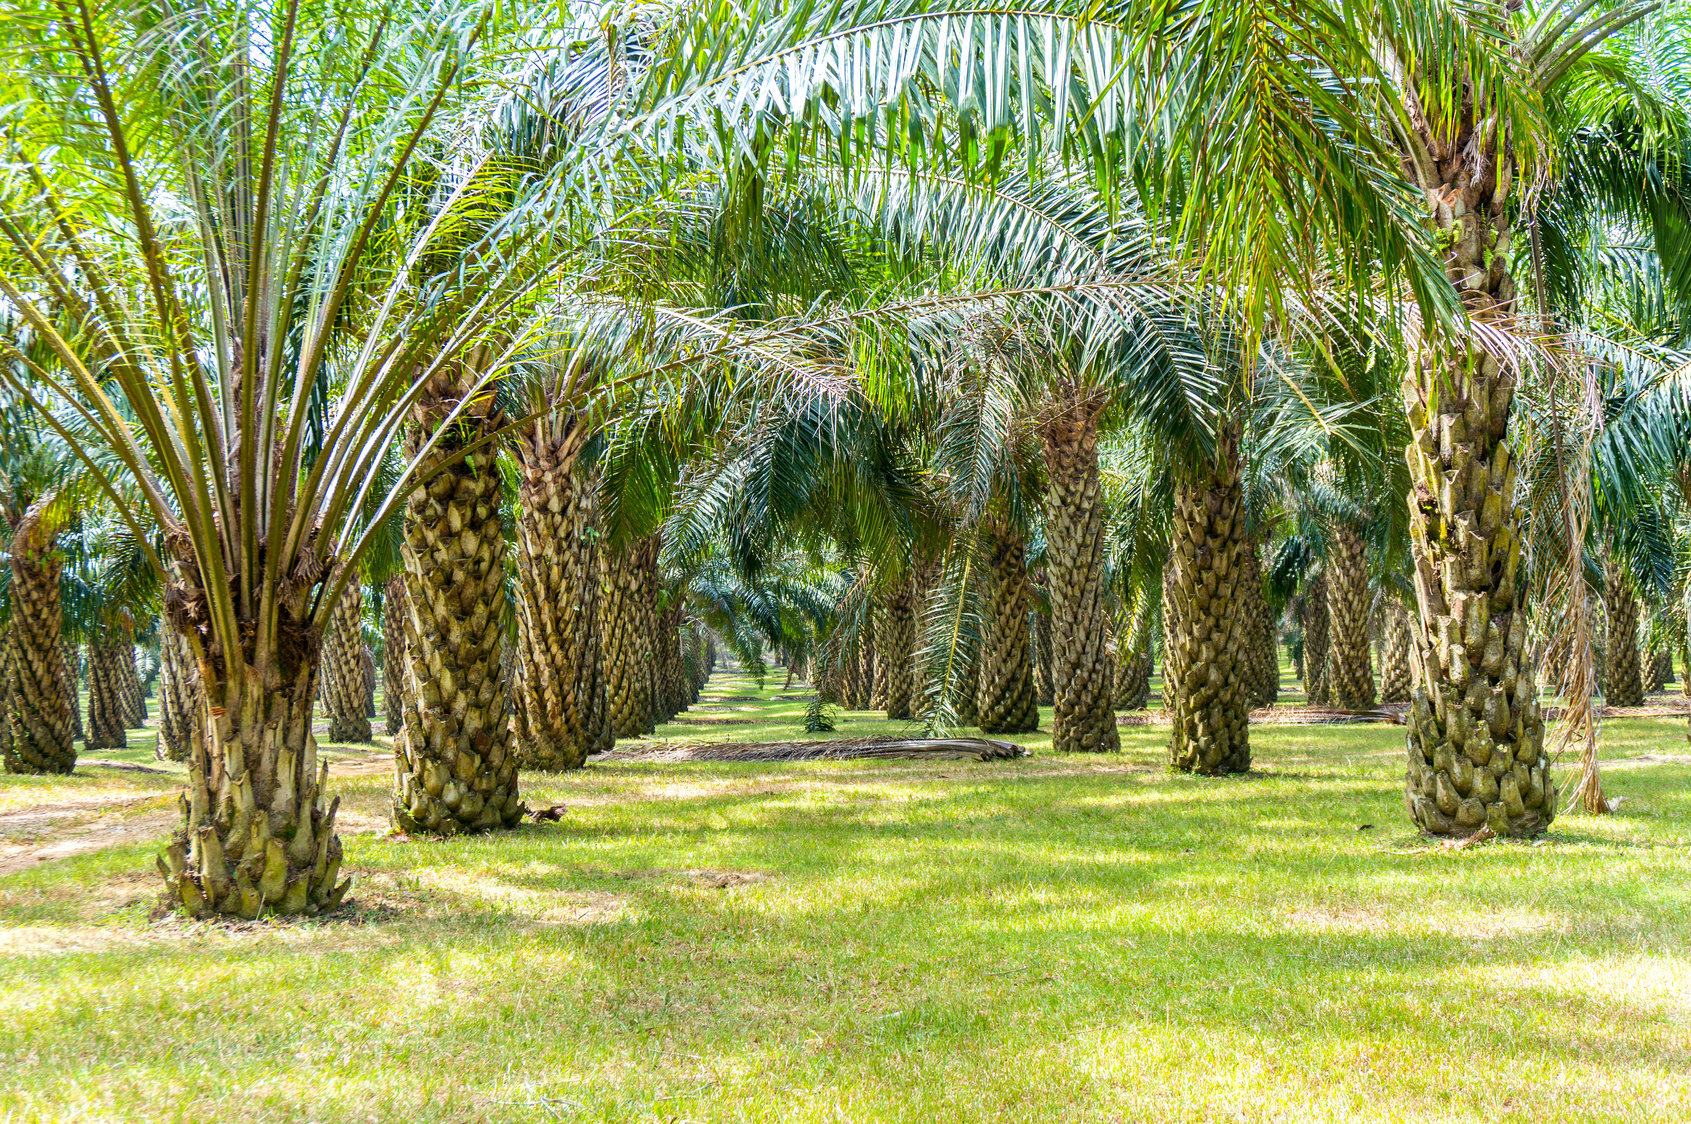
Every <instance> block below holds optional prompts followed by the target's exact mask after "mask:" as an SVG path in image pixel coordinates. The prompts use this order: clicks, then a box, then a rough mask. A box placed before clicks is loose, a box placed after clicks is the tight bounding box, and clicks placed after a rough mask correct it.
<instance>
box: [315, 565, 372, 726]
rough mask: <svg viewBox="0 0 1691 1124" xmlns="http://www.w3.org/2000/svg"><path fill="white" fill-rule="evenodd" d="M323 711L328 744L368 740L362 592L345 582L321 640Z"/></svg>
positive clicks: (368, 713) (353, 583) (368, 723)
mask: <svg viewBox="0 0 1691 1124" xmlns="http://www.w3.org/2000/svg"><path fill="white" fill-rule="evenodd" d="M321 693H322V696H323V710H324V711H325V713H327V715H328V718H329V740H330V741H332V742H367V741H369V740H370V712H369V699H368V696H367V695H366V694H365V690H364V590H363V589H362V588H361V587H360V586H359V584H358V583H357V582H348V583H347V587H346V592H344V593H342V594H341V597H340V600H339V601H338V602H336V603H335V607H334V610H333V612H332V614H331V616H330V621H329V630H328V635H327V636H326V637H324V640H323V685H322V692H321Z"/></svg>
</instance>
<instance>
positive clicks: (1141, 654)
mask: <svg viewBox="0 0 1691 1124" xmlns="http://www.w3.org/2000/svg"><path fill="white" fill-rule="evenodd" d="M1145 600H1147V601H1149V598H1146V599H1145ZM1150 701H1151V611H1150V606H1149V605H1148V604H1147V605H1143V606H1141V607H1140V609H1139V611H1138V612H1137V613H1135V614H1134V619H1133V625H1132V627H1131V628H1130V629H1129V630H1128V632H1127V635H1126V637H1125V638H1124V639H1123V640H1122V641H1120V642H1119V643H1118V644H1117V645H1116V698H1115V708H1116V709H1117V710H1144V709H1145V706H1146V704H1147V703H1149V702H1150Z"/></svg>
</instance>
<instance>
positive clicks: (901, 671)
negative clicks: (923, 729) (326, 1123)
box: [881, 575, 916, 720]
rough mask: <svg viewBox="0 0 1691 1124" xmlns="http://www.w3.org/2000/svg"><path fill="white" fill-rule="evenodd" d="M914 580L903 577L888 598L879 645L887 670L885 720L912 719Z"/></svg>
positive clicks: (914, 641)
mask: <svg viewBox="0 0 1691 1124" xmlns="http://www.w3.org/2000/svg"><path fill="white" fill-rule="evenodd" d="M915 602H916V581H915V578H914V577H912V576H909V575H907V576H905V577H904V578H903V579H902V580H900V582H899V583H898V585H897V586H895V587H894V588H893V590H892V592H891V593H889V594H888V595H887V611H886V628H885V630H884V633H883V635H884V636H885V641H884V643H883V644H882V645H881V656H882V662H883V663H884V665H885V668H886V703H885V704H884V705H885V707H886V714H887V718H888V719H889V720H890V719H905V718H909V717H910V716H911V706H912V704H913V703H914V701H915V700H914V699H913V698H912V693H913V691H914V689H915V676H914V670H915V669H914V667H913V666H912V665H913V664H914V663H915V646H916V609H915Z"/></svg>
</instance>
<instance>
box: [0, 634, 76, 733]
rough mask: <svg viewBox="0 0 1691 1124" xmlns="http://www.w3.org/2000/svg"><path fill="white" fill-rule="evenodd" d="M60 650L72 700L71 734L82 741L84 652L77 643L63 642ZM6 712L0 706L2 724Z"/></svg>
mask: <svg viewBox="0 0 1691 1124" xmlns="http://www.w3.org/2000/svg"><path fill="white" fill-rule="evenodd" d="M59 651H60V652H62V653H63V654H64V658H65V669H64V677H65V697H66V698H67V699H68V701H69V702H70V736H71V737H72V738H74V739H76V740H77V741H81V740H82V738H83V736H84V731H83V729H82V707H81V705H80V690H79V689H80V688H81V686H82V658H81V657H82V653H81V652H80V651H78V650H77V647H76V645H75V644H70V643H63V642H61V643H60V644H59ZM5 714H6V711H5V709H4V708H0V726H4V725H6V719H5Z"/></svg>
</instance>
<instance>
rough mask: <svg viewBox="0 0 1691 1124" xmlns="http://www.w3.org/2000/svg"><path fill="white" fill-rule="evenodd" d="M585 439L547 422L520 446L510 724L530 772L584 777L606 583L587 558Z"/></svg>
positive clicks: (591, 733) (591, 732)
mask: <svg viewBox="0 0 1691 1124" xmlns="http://www.w3.org/2000/svg"><path fill="white" fill-rule="evenodd" d="M584 437H585V434H584V433H583V432H582V431H581V430H580V429H579V428H577V427H575V426H569V427H566V428H563V429H562V430H560V429H559V428H558V427H557V426H556V425H555V423H553V422H551V421H550V420H548V421H547V422H546V423H545V424H543V425H542V424H537V425H534V426H530V427H529V428H528V429H527V430H525V431H524V432H523V433H522V434H521V436H520V437H519V438H518V439H517V441H516V442H515V448H516V450H517V462H518V464H519V466H520V468H521V472H522V484H521V487H520V491H519V493H518V502H519V504H520V506H521V512H520V514H519V515H518V517H517V645H518V649H519V651H520V659H521V661H522V667H523V675H522V679H521V681H520V683H519V684H518V686H517V689H516V693H515V699H514V702H515V706H514V708H513V713H512V717H513V720H514V724H515V728H516V733H517V747H518V752H519V753H520V754H521V756H522V762H523V767H524V768H526V769H542V770H546V771H549V772H555V771H559V770H564V769H579V768H581V766H582V765H583V764H584V763H585V762H586V760H587V754H588V753H589V751H590V750H591V749H592V743H593V740H594V738H595V737H596V735H597V734H598V731H597V730H590V729H589V719H590V717H592V710H593V691H594V673H595V668H596V666H597V664H598V662H599V653H598V646H599V636H598V629H597V627H596V618H597V616H598V612H599V575H598V573H597V572H596V567H595V565H594V563H595V561H596V560H595V558H594V556H593V554H592V553H591V552H590V551H589V550H588V549H587V541H588V536H587V534H586V532H587V529H588V527H587V524H588V504H589V500H590V496H589V494H588V492H587V490H586V488H585V487H584V485H585V484H586V481H585V479H584V478H578V477H577V475H576V472H575V457H576V454H577V452H578V451H579V449H580V447H581V444H582V443H583V439H584Z"/></svg>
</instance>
